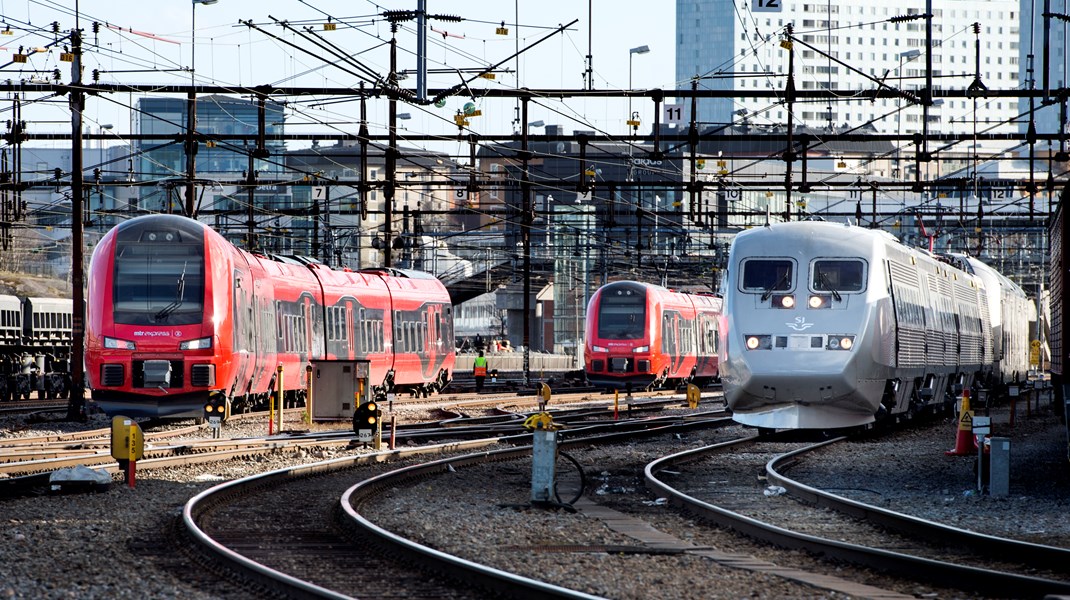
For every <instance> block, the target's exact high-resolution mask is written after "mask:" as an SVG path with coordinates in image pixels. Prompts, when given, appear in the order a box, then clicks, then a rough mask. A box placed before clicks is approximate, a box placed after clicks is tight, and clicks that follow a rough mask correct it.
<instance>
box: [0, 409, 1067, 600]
mask: <svg viewBox="0 0 1070 600" xmlns="http://www.w3.org/2000/svg"><path fill="white" fill-rule="evenodd" d="M992 416H993V430H994V431H993V433H994V434H995V435H1000V436H1003V437H1008V438H1010V439H1011V443H1012V450H1011V477H1012V478H1011V494H1010V495H1009V496H1006V497H1002V498H994V497H990V496H985V495H979V494H977V493H976V491H975V490H974V487H975V486H976V476H975V474H974V471H973V468H974V462H975V460H976V459H975V458H974V457H948V456H945V455H944V451H945V450H948V449H950V448H951V447H952V446H953V445H954V441H955V423H954V421H953V420H951V419H948V420H945V421H943V422H940V423H937V424H934V425H931V426H928V427H924V428H921V429H918V430H914V431H909V432H902V433H899V434H896V435H895V436H892V437H890V438H885V439H881V440H876V441H870V442H858V443H852V444H848V445H841V446H837V447H834V448H833V449H831V450H829V451H828V452H826V453H825V454H824V456H822V458H821V460H820V462H818V461H810V462H805V463H803V464H801V465H799V466H798V467H796V468H795V469H793V470H792V471H791V475H792V476H794V477H796V478H798V479H800V480H801V481H803V482H806V483H809V484H811V485H814V486H816V487H825V488H828V489H831V490H834V491H836V492H838V493H842V494H845V495H849V496H851V497H856V498H857V499H860V500H863V501H867V502H873V503H876V504H878V505H881V506H886V507H888V508H892V509H896V510H903V511H905V512H910V513H912V514H917V515H918V516H922V517H925V518H930V519H934V520H939V521H944V522H949V523H954V524H960V525H964V526H968V527H969V528H971V529H976V530H980V531H985V532H988V533H992V534H995V535H1006V536H1008V537H1015V538H1019V539H1029V540H1031V541H1037V542H1041V543H1048V544H1052V545H1065V540H1067V539H1070V524H1068V523H1067V520H1066V519H1065V515H1066V514H1068V509H1070V469H1068V468H1067V460H1066V439H1065V430H1064V428H1063V426H1062V424H1061V423H1059V422H1058V420H1057V419H1056V418H1055V417H1054V416H1053V415H1052V413H1051V410H1050V408H1049V407H1048V406H1047V405H1046V404H1042V406H1040V407H1038V408H1037V409H1035V410H1033V411H1032V414H1031V415H1028V416H1027V415H1026V414H1025V410H1024V408H1023V407H1022V406H1021V405H1020V406H1019V407H1018V414H1017V415H1016V422H1015V426H1014V427H1013V428H1011V427H1010V426H1009V414H1008V413H1007V411H1006V410H998V411H994V412H993V415H992ZM93 419H97V420H99V423H95V424H94V425H95V426H97V427H103V426H106V424H107V422H108V421H107V420H106V419H104V418H103V417H102V416H101V417H93ZM288 426H289V422H288ZM293 427H294V428H303V426H302V425H300V423H299V422H297V421H296V417H295V422H294V425H293ZM75 428H77V429H85V428H87V425H85V424H78V425H73V424H66V423H54V424H44V425H28V424H26V423H24V422H21V421H19V420H17V419H6V420H0V437H9V436H30V435H41V434H44V433H49V432H52V433H55V432H63V431H70V430H72V429H75ZM336 428H339V429H344V428H345V426H344V424H340V425H337V426H336ZM265 433H266V431H265V426H264V424H263V423H262V422H261V423H236V424H228V427H227V430H226V431H225V436H227V437H244V436H262V435H264V434H265ZM699 437H701V436H698V435H696V436H695V437H694V439H690V438H689V437H688V436H684V437H683V438H679V439H678V438H675V437H672V436H665V438H666V439H663V440H655V441H654V442H650V443H643V445H642V447H640V446H638V445H637V446H636V448H635V449H634V450H627V449H625V450H623V451H622V450H620V449H619V448H617V449H615V450H613V451H612V453H613V454H612V456H610V455H608V452H609V451H606V453H604V452H603V451H602V450H600V449H598V448H590V449H586V450H583V451H579V452H576V453H575V454H576V455H577V456H578V457H579V459H580V462H581V463H582V464H583V465H584V468H585V471H587V472H588V474H589V475H590V476H591V477H592V478H593V480H594V481H593V486H594V489H595V491H594V492H593V493H591V494H590V496H589V497H590V498H591V500H592V501H594V502H596V503H599V504H606V505H609V506H612V507H614V508H615V509H617V510H627V511H628V512H631V513H632V514H639V515H642V516H643V518H644V519H646V520H647V521H648V522H650V523H651V524H652V525H654V526H655V527H657V528H658V529H659V530H663V531H665V532H666V533H669V534H671V535H673V536H676V537H677V538H679V539H682V540H687V541H692V540H694V543H697V544H707V543H708V539H709V538H710V534H705V533H696V531H698V529H697V526H696V525H694V524H693V523H691V524H689V521H688V520H687V519H684V518H681V517H679V516H678V515H675V514H674V513H673V512H672V509H670V508H668V507H665V506H662V505H660V504H659V503H658V502H657V499H656V498H654V497H652V496H651V495H650V494H648V493H646V492H645V491H644V490H642V489H641V484H640V483H639V482H640V481H641V469H642V464H640V463H642V461H643V460H645V459H646V458H647V456H648V455H652V454H657V453H659V452H664V453H669V452H671V451H673V449H674V448H675V449H676V450H682V449H685V448H687V447H693V445H694V444H696V443H697V442H698V441H699ZM347 453H352V451H349V450H333V451H332V450H326V451H318V452H316V453H315V456H312V455H310V454H309V453H307V452H302V453H295V452H285V453H283V452H280V453H277V454H273V455H270V456H268V457H260V458H253V459H246V460H236V461H228V462H222V463H215V464H209V465H195V466H192V467H185V468H175V469H165V470H152V471H139V472H138V480H137V487H136V488H134V489H131V488H129V487H127V486H126V485H125V484H123V483H122V482H121V480H120V478H119V476H116V478H115V481H114V483H113V484H112V485H111V487H110V489H108V490H107V491H106V492H103V493H92V494H67V495H45V496H38V497H28V498H17V499H8V500H2V501H0V510H2V511H3V519H4V523H5V527H4V529H3V532H2V533H0V542H2V543H0V598H89V599H95V598H100V599H103V598H134V597H136V598H146V597H149V598H194V599H200V598H254V597H262V595H261V594H259V593H258V592H256V591H254V590H245V589H243V588H242V586H241V585H240V584H237V583H235V582H232V581H226V580H221V579H218V578H215V579H212V578H205V579H202V578H200V577H195V576H192V575H191V574H194V573H201V572H202V569H201V567H200V566H199V565H198V563H197V562H196V561H194V560H193V559H192V558H190V557H188V556H186V555H185V553H184V552H182V551H181V550H180V549H174V548H166V547H165V548H160V547H157V546H158V542H157V545H154V543H153V542H154V540H161V539H166V538H164V537H163V532H168V531H170V530H172V529H173V528H174V526H175V525H174V524H175V521H176V519H178V518H179V515H180V512H181V508H182V506H183V505H184V503H185V502H186V501H187V500H188V499H189V498H190V497H192V496H193V495H195V494H197V493H198V492H200V491H202V490H204V489H206V488H208V487H211V486H212V485H215V484H216V483H218V482H219V481H222V480H225V479H233V478H237V477H242V476H245V475H249V474H253V473H258V472H263V471H267V470H273V469H278V468H282V467H285V466H288V465H293V464H302V463H308V462H314V461H315V460H322V459H325V458H332V457H336V456H342V455H345V454H347ZM629 454H630V455H631V459H634V461H635V466H634V469H635V470H636V471H637V472H636V473H634V474H632V475H633V476H627V475H626V474H624V473H620V472H617V471H615V470H612V469H611V470H610V471H606V470H605V469H604V468H603V467H604V465H605V464H610V463H612V464H624V463H626V462H628V461H629V460H630V459H629V456H628V455H629ZM508 468H509V469H512V470H513V471H516V470H517V469H518V467H516V466H515V465H514V466H511V467H508ZM521 470H523V469H521ZM464 475H465V477H464V479H463V481H464V485H463V486H461V487H459V488H458V487H451V486H450V485H449V483H450V481H449V480H448V479H436V480H431V481H429V482H427V483H425V484H420V485H417V486H414V487H413V488H411V489H408V490H402V491H399V492H397V493H394V494H391V498H390V500H389V502H384V505H383V510H382V513H381V514H380V515H376V518H381V519H382V521H383V524H386V525H390V526H396V527H398V528H400V529H405V530H408V531H410V532H420V533H419V535H414V537H417V538H418V539H420V538H423V539H424V540H425V541H427V542H428V543H430V544H431V545H434V546H436V547H443V548H448V547H450V544H451V543H454V544H461V545H463V546H465V547H468V548H476V550H474V551H473V552H474V553H475V554H476V555H485V556H486V557H487V561H488V562H491V563H496V564H498V566H502V567H503V568H509V567H512V568H515V569H516V570H519V571H523V572H526V573H529V574H531V575H532V576H538V575H539V574H540V573H542V574H543V575H545V576H546V577H547V578H548V579H551V580H560V581H564V582H569V581H571V582H574V583H575V584H576V587H577V589H583V590H584V591H588V592H589V593H596V594H603V595H607V596H609V597H615V598H649V597H651V596H652V595H657V596H661V597H674V598H687V597H694V598H741V597H762V598H775V597H806V598H831V597H842V596H836V595H830V594H829V593H826V592H822V591H820V590H816V589H813V588H807V587H805V586H801V585H799V584H794V583H790V582H786V581H785V580H783V579H780V578H778V577H774V576H757V575H755V574H754V573H751V572H747V571H740V570H736V569H728V568H723V567H720V566H717V565H715V564H713V563H711V562H710V561H707V560H703V559H701V558H697V557H693V556H688V557H682V556H677V557H673V558H672V562H671V563H668V562H667V561H666V557H659V556H656V555H642V554H636V555H629V556H626V557H610V556H609V555H607V554H604V553H598V552H584V553H563V552H559V553H556V554H554V553H552V552H523V551H519V550H518V549H522V548H530V547H532V546H537V545H558V546H566V545H587V546H599V545H604V546H611V545H619V544H631V545H634V544H635V542H634V540H628V539H626V538H625V537H624V536H622V535H621V534H619V533H617V532H614V531H612V530H611V529H609V528H608V527H606V526H604V524H601V523H598V522H592V521H593V520H592V519H591V518H590V517H586V516H584V514H583V513H582V511H581V512H580V513H567V512H564V511H557V512H541V511H539V512H537V511H533V510H525V509H517V508H515V506H516V505H522V504H524V503H525V502H526V500H527V498H528V494H529V491H530V490H529V488H528V487H525V486H524V485H523V482H524V480H525V477H526V475H525V473H520V472H516V473H512V474H511V476H505V475H504V474H503V473H502V472H500V471H497V470H496V469H495V467H494V465H491V466H488V467H479V468H478V469H475V470H473V471H472V472H471V473H465V474H464ZM517 482H519V485H518V484H517ZM635 488H640V489H635ZM511 506H513V507H511ZM731 536H732V534H727V533H726V534H725V537H718V538H717V539H718V540H729V538H730V537H731ZM722 543H723V544H728V543H730V542H729V541H719V542H718V544H722ZM731 543H733V544H736V545H735V546H733V547H723V548H719V549H720V550H724V551H739V552H750V551H754V552H755V553H760V554H762V555H763V556H762V557H763V558H764V559H765V560H782V561H785V562H786V563H788V564H791V565H795V564H797V563H798V562H800V561H802V560H803V557H801V556H797V555H796V553H785V552H783V551H778V550H775V549H771V548H767V547H764V546H762V545H761V544H756V543H753V542H749V541H746V540H743V539H740V538H738V537H736V541H734V542H731ZM554 564H556V565H560V566H559V567H551V566H549V565H554ZM668 564H671V565H672V566H671V567H667V565H668ZM551 568H554V569H557V570H559V571H560V572H555V573H548V572H547V571H548V570H549V569H551ZM829 569H830V570H832V571H835V570H838V569H839V567H835V566H830V567H829ZM711 582H713V583H711ZM655 590H658V591H657V592H656V593H655ZM900 591H903V590H900ZM907 591H911V592H912V593H916V594H917V595H918V596H919V597H930V598H942V597H969V596H968V595H954V594H953V593H949V592H948V591H947V590H934V589H930V588H928V587H926V586H922V585H919V586H916V588H914V589H913V590H907Z"/></svg>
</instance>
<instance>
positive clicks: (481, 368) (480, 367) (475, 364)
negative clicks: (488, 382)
mask: <svg viewBox="0 0 1070 600" xmlns="http://www.w3.org/2000/svg"><path fill="white" fill-rule="evenodd" d="M472 375H474V376H475V378H476V391H477V392H482V391H483V380H484V379H486V378H487V359H486V358H485V357H484V356H483V351H482V350H480V351H479V356H477V357H476V359H475V360H474V361H472Z"/></svg>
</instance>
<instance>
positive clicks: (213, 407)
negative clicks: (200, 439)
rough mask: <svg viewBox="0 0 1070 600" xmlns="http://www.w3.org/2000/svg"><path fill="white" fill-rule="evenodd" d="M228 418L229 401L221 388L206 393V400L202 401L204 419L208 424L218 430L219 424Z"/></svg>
mask: <svg viewBox="0 0 1070 600" xmlns="http://www.w3.org/2000/svg"><path fill="white" fill-rule="evenodd" d="M228 418H230V401H229V400H228V399H227V395H226V394H224V393H223V392H222V391H221V390H214V391H212V392H209V393H208V401H207V402H205V403H204V419H205V420H206V421H208V424H209V426H211V427H212V428H213V429H215V430H216V431H217V432H218V431H219V429H218V428H219V426H220V425H222V424H223V422H224V421H226V420H227V419H228Z"/></svg>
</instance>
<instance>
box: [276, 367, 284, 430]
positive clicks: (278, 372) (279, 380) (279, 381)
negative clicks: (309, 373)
mask: <svg viewBox="0 0 1070 600" xmlns="http://www.w3.org/2000/svg"><path fill="white" fill-rule="evenodd" d="M275 373H276V375H278V376H277V377H276V378H275V399H276V400H277V401H278V403H279V412H278V414H277V415H276V418H277V419H278V422H277V423H276V424H275V429H276V431H278V432H279V433H282V406H283V401H282V389H283V388H282V365H279V366H277V367H275Z"/></svg>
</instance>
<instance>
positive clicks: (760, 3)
mask: <svg viewBox="0 0 1070 600" xmlns="http://www.w3.org/2000/svg"><path fill="white" fill-rule="evenodd" d="M783 8H784V4H783V0H754V2H753V3H752V4H751V11H753V12H780V11H781V10H783Z"/></svg>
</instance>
